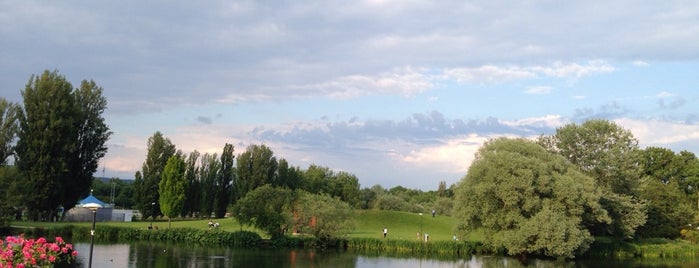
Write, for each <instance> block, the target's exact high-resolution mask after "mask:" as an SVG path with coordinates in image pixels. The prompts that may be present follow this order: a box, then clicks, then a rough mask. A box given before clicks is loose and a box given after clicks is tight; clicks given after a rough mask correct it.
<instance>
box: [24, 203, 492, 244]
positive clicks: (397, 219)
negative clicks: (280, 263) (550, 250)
mask: <svg viewBox="0 0 699 268" xmlns="http://www.w3.org/2000/svg"><path fill="white" fill-rule="evenodd" d="M215 221H218V223H219V224H220V227H219V228H220V229H221V230H223V231H228V232H235V231H239V230H241V226H240V224H238V221H236V220H235V219H233V218H224V219H217V220H215ZM208 222H209V220H173V221H172V228H194V229H200V230H204V229H208V228H209V227H208ZM64 224H74V225H82V226H90V224H92V223H90V222H71V223H51V222H13V223H12V225H15V226H31V227H51V226H58V225H64ZM97 225H98V227H97V228H99V225H108V226H117V227H129V228H140V229H146V228H148V225H150V221H134V222H98V223H97ZM153 225H154V226H157V227H158V228H160V229H162V228H167V227H168V222H167V220H156V221H155V222H153ZM455 226H456V220H455V219H454V218H452V217H449V216H441V215H436V216H435V217H434V218H432V215H431V214H428V213H425V214H423V215H420V214H418V213H409V212H399V211H384V210H357V211H356V217H355V229H354V230H353V231H352V232H351V233H350V235H349V236H350V237H360V238H382V237H383V228H384V227H386V228H388V238H389V239H397V240H417V235H416V234H417V232H418V231H420V230H422V231H423V233H428V234H429V235H430V241H439V240H452V236H453V234H454V227H455ZM242 229H243V230H246V231H254V232H257V233H259V234H260V235H262V237H267V235H265V234H264V233H262V232H261V231H259V230H257V229H255V228H252V227H250V226H242ZM466 239H467V240H481V236H480V235H478V234H474V235H471V236H469V237H467V238H466Z"/></svg>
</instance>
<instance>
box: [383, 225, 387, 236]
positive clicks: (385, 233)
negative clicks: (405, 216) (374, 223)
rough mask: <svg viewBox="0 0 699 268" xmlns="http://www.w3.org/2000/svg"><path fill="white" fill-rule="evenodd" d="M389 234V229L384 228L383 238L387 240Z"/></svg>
mask: <svg viewBox="0 0 699 268" xmlns="http://www.w3.org/2000/svg"><path fill="white" fill-rule="evenodd" d="M387 234H388V228H386V227H384V228H383V238H386V235H387Z"/></svg>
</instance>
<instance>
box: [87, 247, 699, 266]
mask: <svg viewBox="0 0 699 268" xmlns="http://www.w3.org/2000/svg"><path fill="white" fill-rule="evenodd" d="M74 246H75V247H76V249H77V250H78V252H80V253H81V254H79V255H78V267H87V261H88V260H87V259H88V256H87V255H88V254H85V253H87V252H89V248H90V244H89V243H75V244H74ZM93 266H94V267H107V268H109V267H147V268H161V267H162V268H171V267H187V268H199V267H275V268H276V267H294V268H295V267H348V268H349V267H359V268H374V267H376V268H379V267H381V268H383V267H388V268H391V267H396V268H398V267H400V268H402V267H425V268H446V267H469V268H470V267H508V268H517V267H541V268H548V267H581V268H586V267H699V261H698V260H696V259H690V260H677V259H672V260H663V259H660V260H642V259H634V260H627V261H611V260H577V261H568V262H556V261H551V260H536V259H533V260H530V261H529V262H527V263H526V264H523V263H521V262H519V261H517V260H516V259H513V258H506V257H500V256H497V257H496V256H471V257H469V258H467V259H451V260H449V259H447V260H444V259H432V258H414V257H386V256H366V255H359V254H354V253H346V252H335V251H311V250H261V249H233V248H225V247H209V246H201V245H179V244H178V245H173V244H165V243H150V242H137V243H130V244H110V245H105V244H96V245H95V248H94V256H93Z"/></svg>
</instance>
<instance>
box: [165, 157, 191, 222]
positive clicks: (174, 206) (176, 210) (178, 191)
mask: <svg viewBox="0 0 699 268" xmlns="http://www.w3.org/2000/svg"><path fill="white" fill-rule="evenodd" d="M185 169H186V166H185V162H184V159H182V157H181V156H180V155H178V154H175V155H173V156H171V157H170V159H168V160H167V164H166V165H165V168H164V169H163V173H162V178H161V179H160V183H159V184H158V192H159V193H160V197H159V199H158V201H159V204H160V211H162V212H163V215H165V216H167V218H168V228H169V227H170V223H171V220H172V217H174V216H177V215H180V213H182V208H183V207H184V201H185V193H186V192H185V185H186V181H185V178H184V172H185Z"/></svg>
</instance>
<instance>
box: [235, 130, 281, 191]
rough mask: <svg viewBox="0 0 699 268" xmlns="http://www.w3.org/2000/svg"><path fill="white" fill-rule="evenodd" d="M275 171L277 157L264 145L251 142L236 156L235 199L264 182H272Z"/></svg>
mask: <svg viewBox="0 0 699 268" xmlns="http://www.w3.org/2000/svg"><path fill="white" fill-rule="evenodd" d="M276 173H277V159H276V158H275V157H274V153H273V152H272V150H271V149H270V148H269V147H267V146H265V145H257V144H253V145H250V146H248V148H247V149H246V150H245V152H243V153H242V154H240V155H239V156H238V161H237V162H236V175H237V176H236V180H235V184H234V187H235V190H236V197H235V198H236V201H237V200H240V199H242V198H243V197H245V195H246V194H247V193H248V192H250V191H252V190H254V189H255V188H257V187H260V186H262V185H265V184H270V185H272V184H273V181H274V177H275V174H276Z"/></svg>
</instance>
